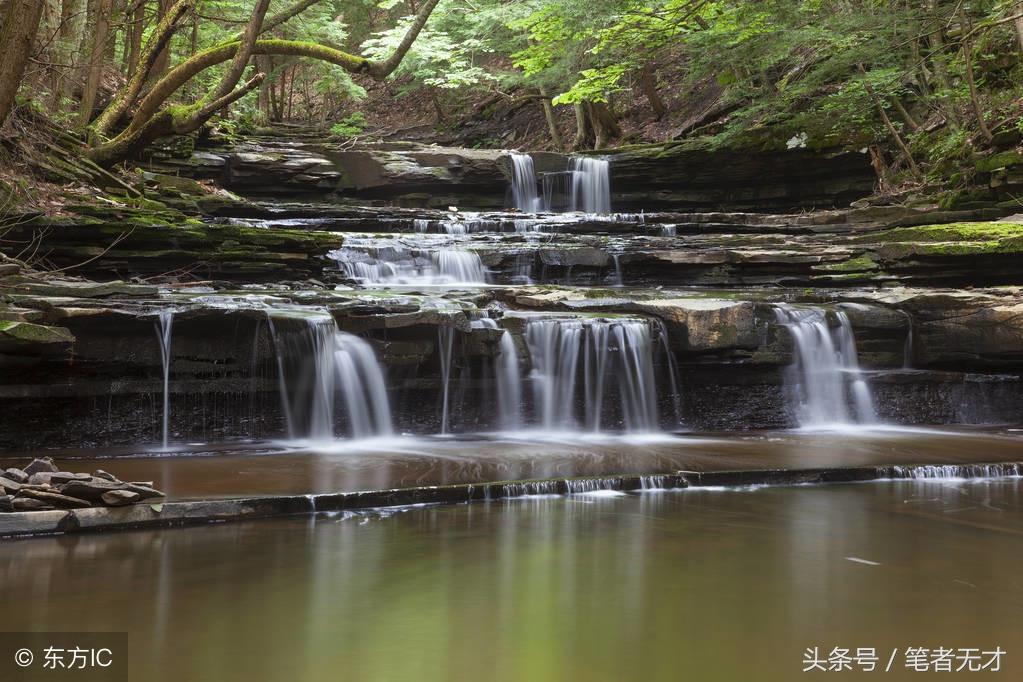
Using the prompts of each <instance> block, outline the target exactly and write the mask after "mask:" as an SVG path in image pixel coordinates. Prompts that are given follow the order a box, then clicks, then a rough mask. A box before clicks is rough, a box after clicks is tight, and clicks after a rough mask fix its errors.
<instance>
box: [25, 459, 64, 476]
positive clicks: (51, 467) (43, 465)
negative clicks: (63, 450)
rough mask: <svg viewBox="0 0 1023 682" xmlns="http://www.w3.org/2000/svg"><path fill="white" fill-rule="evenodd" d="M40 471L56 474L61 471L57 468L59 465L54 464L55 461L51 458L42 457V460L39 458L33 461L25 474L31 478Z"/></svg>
mask: <svg viewBox="0 0 1023 682" xmlns="http://www.w3.org/2000/svg"><path fill="white" fill-rule="evenodd" d="M40 471H47V472H53V473H55V472H57V471H59V469H58V468H57V465H56V464H54V463H53V459H52V458H51V457H42V458H39V457H37V458H36V459H33V460H32V461H31V462H30V463H29V465H28V466H27V467H25V469H24V472H25V473H26V474H28V475H29V476H31V475H32V474H35V473H38V472H40Z"/></svg>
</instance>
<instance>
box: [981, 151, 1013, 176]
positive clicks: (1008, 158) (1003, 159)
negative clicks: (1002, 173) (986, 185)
mask: <svg viewBox="0 0 1023 682" xmlns="http://www.w3.org/2000/svg"><path fill="white" fill-rule="evenodd" d="M1021 164H1023V153H1021V152H1018V151H1015V150H1010V151H1007V152H998V153H997V154H992V155H991V156H986V157H984V158H983V159H980V160H979V161H977V162H976V164H974V165H975V166H976V168H977V170H978V171H979V172H981V173H991V172H993V171H996V170H998V169H999V168H1007V167H1009V166H1017V165H1021Z"/></svg>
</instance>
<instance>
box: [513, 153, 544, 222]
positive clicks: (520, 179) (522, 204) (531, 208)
mask: <svg viewBox="0 0 1023 682" xmlns="http://www.w3.org/2000/svg"><path fill="white" fill-rule="evenodd" d="M511 161H512V186H511V191H512V202H513V203H514V204H515V208H517V209H518V210H520V211H522V212H523V213H539V212H541V211H543V210H544V207H543V205H542V204H541V201H540V198H539V197H538V196H537V191H536V188H537V181H536V171H535V170H534V168H533V157H532V156H530V155H529V154H518V153H514V154H512V155H511Z"/></svg>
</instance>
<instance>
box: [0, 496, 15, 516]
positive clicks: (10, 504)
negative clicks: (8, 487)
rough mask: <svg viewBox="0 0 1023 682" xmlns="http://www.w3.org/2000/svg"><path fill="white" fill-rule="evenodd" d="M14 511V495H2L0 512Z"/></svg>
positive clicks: (0, 497)
mask: <svg viewBox="0 0 1023 682" xmlns="http://www.w3.org/2000/svg"><path fill="white" fill-rule="evenodd" d="M12 511H14V497H13V496H12V495H0V512H12Z"/></svg>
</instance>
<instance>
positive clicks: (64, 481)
mask: <svg viewBox="0 0 1023 682" xmlns="http://www.w3.org/2000/svg"><path fill="white" fill-rule="evenodd" d="M163 497H164V494H163V493H162V492H160V491H159V490H157V489H156V488H154V487H153V482H152V481H133V482H126V481H122V480H120V479H118V478H117V477H115V476H113V475H111V474H108V473H107V472H105V471H103V470H102V469H100V470H97V471H94V472H93V473H92V474H91V475H90V474H84V473H83V474H75V473H71V472H70V471H60V470H59V469H58V468H57V466H56V465H55V464H54V463H53V460H52V459H50V458H49V457H43V458H41V459H34V460H32V462H31V464H29V465H28V466H26V467H25V468H24V469H18V468H15V467H11V468H10V469H6V470H2V469H0V512H25V511H47V510H52V509H85V508H88V507H123V506H126V505H129V504H138V503H140V502H147V501H150V500H154V499H157V498H163Z"/></svg>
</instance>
